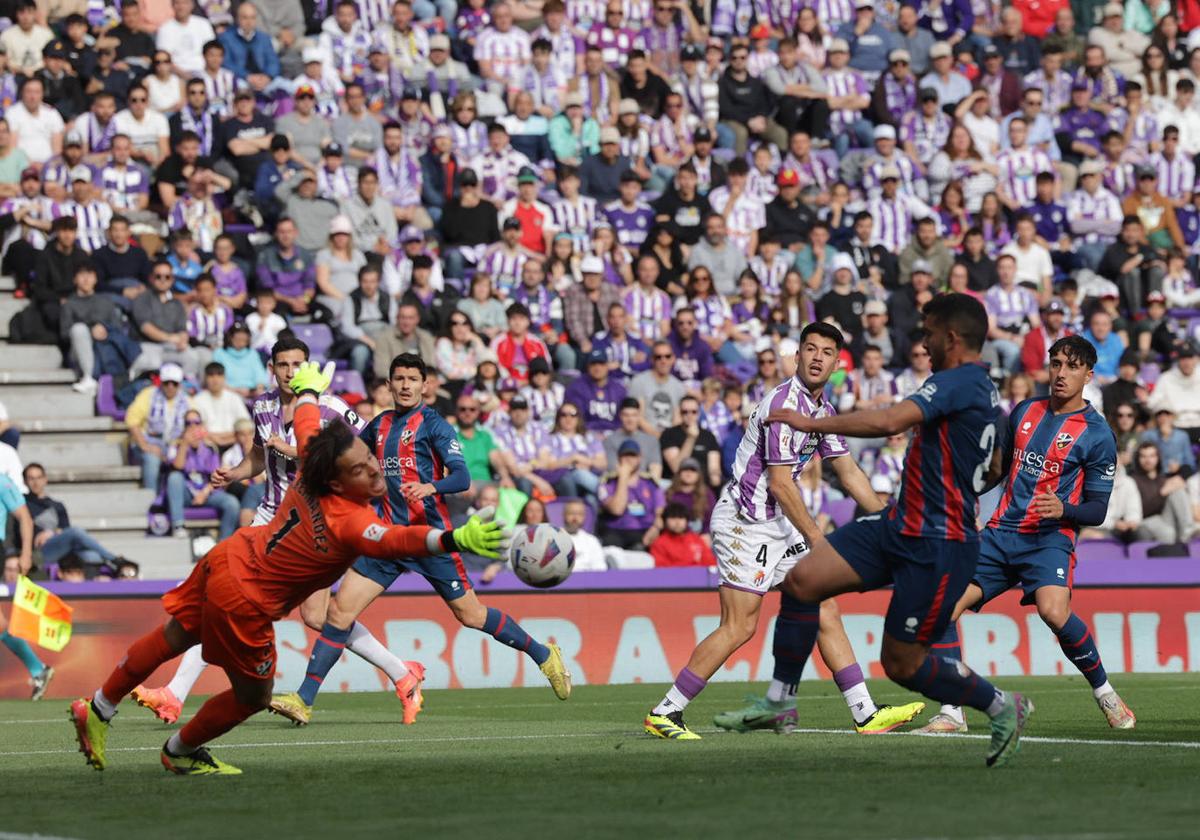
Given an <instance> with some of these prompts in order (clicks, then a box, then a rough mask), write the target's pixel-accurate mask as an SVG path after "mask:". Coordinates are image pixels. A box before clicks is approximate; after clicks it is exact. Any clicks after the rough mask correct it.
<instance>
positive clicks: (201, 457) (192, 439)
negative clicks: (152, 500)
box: [167, 410, 241, 540]
mask: <svg viewBox="0 0 1200 840" xmlns="http://www.w3.org/2000/svg"><path fill="white" fill-rule="evenodd" d="M167 458H168V463H169V464H170V466H171V467H173V468H174V469H173V470H172V471H171V473H170V474H169V475H168V476H167V510H168V512H169V513H170V515H171V527H172V529H173V530H174V532H175V534H176V536H179V535H180V534H181V533H182V534H183V535H186V533H187V532H186V530H185V529H184V527H183V510H184V508H185V507H212V508H216V509H217V511H218V512H219V513H220V517H221V527H220V534H219V537H218V539H222V540H223V539H225V538H226V537H229V536H230V535H232V534H233V532H234V530H235V529H236V528H237V524H238V511H239V510H240V509H241V504H240V503H239V502H238V500H237V497H235V496H232V495H230V494H229V493H226V492H225V491H224V490H214V489H213V488H212V485H210V484H209V483H208V479H209V477H210V476H211V475H212V474H213V473H214V472H216V471H217V470H218V469H219V468H220V466H221V452H220V450H219V449H217V447H216V445H215V444H213V443H212V442H211V441H210V440H208V432H207V430H206V429H205V428H204V421H203V420H202V419H201V418H200V412H198V411H194V410H192V411H188V413H187V414H186V415H185V416H184V420H183V435H182V437H180V438H179V439H178V440H176V441H174V442H173V443H172V444H171V448H170V450H169V451H168V453H167Z"/></svg>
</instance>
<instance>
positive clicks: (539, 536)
mask: <svg viewBox="0 0 1200 840" xmlns="http://www.w3.org/2000/svg"><path fill="white" fill-rule="evenodd" d="M509 559H510V561H511V562H512V568H513V572H515V573H516V575H517V577H519V578H520V579H521V580H522V581H524V582H525V583H527V584H529V585H530V586H536V587H537V588H539V589H548V588H550V587H551V586H558V585H559V584H560V583H562V582H563V581H564V580H566V579H567V578H569V577H570V576H571V570H572V569H574V568H575V542H574V541H573V540H572V539H571V535H570V534H568V533H567V532H566V531H564V530H562V529H561V528H555V527H554V526H553V525H525V526H521V527H518V528H517V529H516V530H514V531H513V537H512V547H511V548H509Z"/></svg>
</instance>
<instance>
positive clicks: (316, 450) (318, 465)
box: [300, 423, 356, 496]
mask: <svg viewBox="0 0 1200 840" xmlns="http://www.w3.org/2000/svg"><path fill="white" fill-rule="evenodd" d="M355 437H356V435H355V433H354V432H353V431H351V429H350V427H349V426H347V425H346V424H345V423H330V424H329V425H328V426H326V427H325V428H324V429H321V431H319V432H317V434H315V435H314V436H313V437H311V438H309V440H308V445H307V446H306V447H305V450H304V461H303V463H302V464H301V466H300V480H301V481H303V482H304V486H305V488H306V489H307V490H308V492H309V493H311V494H312V495H314V496H329V495H331V494H332V493H333V482H334V481H336V480H337V477H338V465H337V462H338V458H340V457H342V453H344V452H345V451H346V450H347V449H349V448H350V447H351V446H353V445H354V440H355Z"/></svg>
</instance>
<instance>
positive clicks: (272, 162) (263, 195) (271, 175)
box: [254, 134, 302, 224]
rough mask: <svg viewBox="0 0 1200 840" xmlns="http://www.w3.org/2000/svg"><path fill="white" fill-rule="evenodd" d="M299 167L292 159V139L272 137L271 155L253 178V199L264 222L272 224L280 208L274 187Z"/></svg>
mask: <svg viewBox="0 0 1200 840" xmlns="http://www.w3.org/2000/svg"><path fill="white" fill-rule="evenodd" d="M301 168H302V164H300V163H299V162H297V161H296V160H294V159H293V156H292V141H290V140H289V139H288V138H287V137H286V136H284V135H283V134H277V135H275V136H274V137H272V138H271V157H270V159H269V160H267V161H265V162H264V163H263V164H262V166H260V167H258V174H257V175H256V176H255V178H254V201H255V204H256V206H257V208H258V210H259V212H260V213H261V214H262V216H263V218H264V219H265V220H266V224H274V222H275V220H276V219H277V218H279V214H280V210H281V209H282V202H280V201H279V199H277V198H276V197H275V188H276V187H278V186H279V185H280V183H282V182H283V181H284V180H285V179H286V178H289V177H291V175H292V174H293V173H295V172H298V171H299V170H300V169H301Z"/></svg>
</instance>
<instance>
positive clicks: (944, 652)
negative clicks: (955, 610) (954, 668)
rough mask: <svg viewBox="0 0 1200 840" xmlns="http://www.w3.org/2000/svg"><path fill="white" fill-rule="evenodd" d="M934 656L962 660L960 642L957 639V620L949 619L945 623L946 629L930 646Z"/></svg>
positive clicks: (956, 660)
mask: <svg viewBox="0 0 1200 840" xmlns="http://www.w3.org/2000/svg"><path fill="white" fill-rule="evenodd" d="M930 650H931V651H932V653H933V655H934V656H940V657H942V659H952V660H954V661H955V662H961V661H962V642H960V641H959V640H958V622H957V621H951V622H949V623H948V624H946V629H945V631H944V632H943V633H942V635H941V638H939V639H938V640H937V641H936V642H934V643H933V645H932V646H931V647H930Z"/></svg>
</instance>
